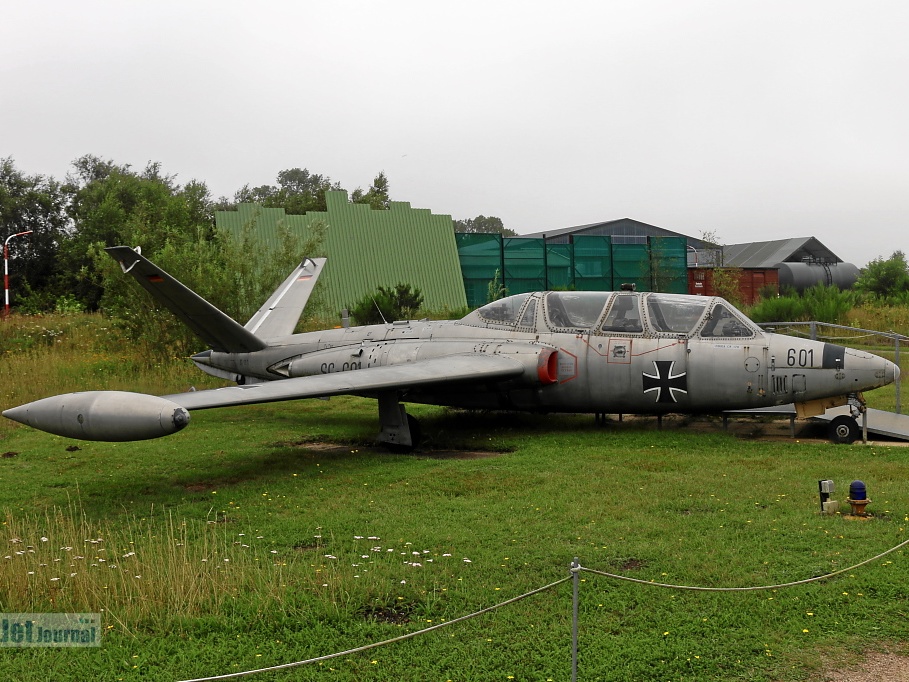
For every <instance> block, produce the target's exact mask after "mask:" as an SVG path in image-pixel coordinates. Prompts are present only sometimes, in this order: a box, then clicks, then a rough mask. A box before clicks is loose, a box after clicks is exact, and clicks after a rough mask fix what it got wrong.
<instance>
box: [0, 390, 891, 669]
mask: <svg viewBox="0 0 909 682" xmlns="http://www.w3.org/2000/svg"><path fill="white" fill-rule="evenodd" d="M412 412H413V413H415V414H416V415H417V416H418V417H420V418H421V419H422V421H423V424H424V431H425V432H426V434H427V436H428V441H427V442H428V446H430V448H433V449H430V448H426V449H424V451H423V452H418V453H417V454H414V455H408V456H402V455H392V454H388V453H385V452H383V451H381V450H376V449H374V448H373V447H372V446H371V445H370V443H371V439H372V436H373V435H374V432H375V431H376V430H377V419H376V416H375V404H374V403H372V402H370V401H367V400H361V399H356V398H341V399H332V400H331V401H319V400H312V401H302V402H297V403H285V404H279V405H266V406H258V407H249V408H243V409H233V410H220V411H209V412H200V413H197V414H196V415H194V416H193V423H192V424H191V425H190V427H188V428H187V429H186V430H185V431H183V432H181V433H179V434H177V435H175V436H172V437H169V438H165V439H161V440H156V441H146V442H141V443H121V444H106V443H87V442H74V441H69V440H66V439H62V438H58V437H55V436H51V435H47V434H43V433H39V432H36V431H33V430H30V429H26V428H17V429H14V430H11V431H10V432H8V433H7V434H6V435H5V437H4V439H3V440H2V441H0V450H2V451H4V452H15V453H17V454H15V455H14V456H7V457H4V458H2V459H0V508H2V510H3V512H4V513H5V515H6V519H5V523H4V526H3V529H4V530H3V532H2V533H0V546H2V547H5V548H6V550H7V552H6V554H4V555H2V556H0V581H2V582H0V585H2V590H3V591H2V598H3V602H4V603H3V605H2V610H4V611H17V610H23V611H25V610H31V611H89V612H102V613H103V614H104V618H105V621H104V625H105V629H106V632H105V636H104V641H103V645H102V646H101V647H100V648H97V649H84V650H77V649H30V650H16V651H14V650H4V651H2V652H0V677H2V678H3V679H13V678H15V679H22V680H32V679H33V680H47V679H74V680H75V679H98V680H119V679H124V680H132V679H155V680H158V679H160V680H167V679H186V678H193V677H202V676H206V675H216V674H223V673H229V672H236V671H241V670H247V669H252V668H259V667H264V666H269V665H275V664H280V663H286V662H291V661H296V660H302V659H305V658H309V657H315V656H321V655H325V654H330V653H333V652H336V651H342V650H346V649H350V648H353V647H357V646H360V645H363V644H368V643H371V642H374V641H379V640H383V639H386V638H390V637H394V636H397V635H399V634H402V633H404V632H411V631H414V630H418V629H421V628H425V627H428V626H430V625H433V624H438V623H440V622H442V621H444V620H451V619H453V618H456V617H459V616H462V615H464V614H467V613H472V612H474V611H477V610H479V609H481V608H484V607H487V606H490V605H493V604H496V603H499V602H501V601H504V600H505V599H508V598H511V597H514V596H516V595H519V594H522V593H524V592H527V591H529V590H532V589H534V588H537V587H540V586H543V585H545V584H548V583H550V582H553V581H555V580H558V579H560V578H563V577H566V576H567V575H569V573H568V566H569V563H570V562H571V560H572V558H573V557H579V559H580V561H581V563H582V564H583V565H584V566H588V567H590V568H594V569H600V570H606V571H610V572H617V573H622V574H626V575H629V576H633V577H636V578H641V579H645V580H653V581H656V582H665V583H677V584H692V585H706V586H747V585H766V584H776V583H783V582H788V581H792V580H799V579H804V578H810V577H813V576H817V575H822V574H824V573H827V572H831V571H834V570H838V569H840V568H843V567H847V566H850V565H852V564H855V563H858V562H859V561H862V560H864V559H866V558H868V557H870V556H874V555H875V554H878V553H879V552H881V551H883V550H885V549H887V548H889V547H892V546H894V545H896V544H897V543H899V542H901V541H903V540H905V539H907V538H909V533H907V530H909V520H907V514H909V482H907V480H906V476H905V472H906V466H907V463H909V450H907V449H906V448H901V447H882V446H871V447H863V446H859V445H856V446H833V445H827V444H817V443H804V442H794V441H792V442H787V441H783V442H780V441H762V440H760V439H756V440H746V439H740V438H736V437H734V436H732V435H728V434H724V433H722V432H721V431H720V430H719V428H718V427H713V426H708V428H707V429H706V432H699V431H695V430H693V429H691V428H687V427H685V426H680V425H678V424H676V425H673V426H672V427H671V428H667V429H665V430H663V431H656V430H655V424H654V422H653V421H651V420H645V421H641V422H625V423H623V424H618V423H613V424H611V425H608V426H607V427H605V428H597V427H595V426H594V425H593V419H592V418H589V417H572V416H561V417H545V418H540V417H536V416H514V415H491V414H467V413H457V412H449V411H445V410H441V409H437V408H427V407H420V406H413V407H412ZM701 431H704V429H701ZM73 445H76V446H78V448H80V449H77V450H73V449H72V446H73ZM446 449H447V450H446ZM451 449H455V450H462V451H467V452H470V453H472V454H470V455H458V454H456V453H453V452H451V451H450V450H451ZM823 478H832V479H834V480H835V482H836V484H837V490H838V492H837V495H835V497H838V498H839V499H843V498H845V497H846V491H847V490H848V484H849V482H850V481H851V480H853V479H854V478H861V479H863V480H864V481H865V482H866V483H867V485H868V490H869V496H870V497H871V498H872V505H871V507H870V510H871V511H872V512H874V514H875V518H874V519H873V520H871V521H866V522H861V521H850V520H847V519H845V518H844V517H842V516H836V517H823V516H820V515H819V514H818V513H817V507H818V501H817V481H818V480H819V479H823ZM55 509H56V510H58V511H56V512H55V511H54V510H55ZM42 538H47V540H46V541H43V540H42ZM12 540H21V542H18V543H14V542H11V541H12ZM93 541H94V542H93ZM26 547H30V548H31V549H32V550H33V551H32V552H28V551H24V553H23V554H16V553H15V551H17V550H18V551H23V550H24V548H26ZM67 548H69V549H67ZM131 553H132V554H131ZM7 555H9V556H10V558H8V559H5V558H3V557H4V556H7ZM75 557H82V558H79V559H77V558H75ZM102 559H104V561H101V560H102ZM42 564H44V565H42ZM112 565H115V566H116V568H113V567H112ZM29 571H33V574H31V575H30V574H29ZM73 573H75V575H72V576H71V574H73ZM139 576H141V577H139ZM53 578H58V579H57V580H53ZM582 579H583V582H582V584H581V602H580V618H581V630H580V656H579V672H580V675H579V676H580V678H581V679H587V680H630V679H633V680H667V679H671V680H728V679H742V680H787V679H811V678H812V677H813V676H816V675H817V672H818V670H819V669H820V668H821V666H822V665H823V664H824V663H823V662H824V661H825V660H833V661H838V660H843V659H844V658H845V657H847V656H851V655H853V654H854V653H856V652H859V651H862V650H864V649H866V648H869V647H870V648H875V647H883V646H896V647H899V646H901V643H902V642H904V641H906V639H907V634H909V621H907V610H906V603H905V600H906V596H907V590H909V572H907V570H906V563H905V555H904V553H903V552H902V551H900V552H897V553H894V554H892V555H890V556H888V557H886V558H885V559H883V560H881V561H878V562H875V563H874V564H872V565H870V566H867V567H864V568H861V569H858V570H856V571H855V572H854V573H852V574H849V575H847V576H845V577H842V578H839V579H835V580H832V581H830V582H822V583H817V584H811V585H806V586H801V587H798V588H790V589H785V590H778V591H772V592H750V593H741V594H738V593H737V594H713V593H691V592H679V591H672V590H666V589H660V588H654V587H648V586H641V585H635V584H631V583H625V582H619V581H615V580H611V579H609V578H605V577H601V576H595V575H592V574H586V573H585V574H582ZM570 625H571V585H570V583H566V584H563V585H561V586H558V587H556V588H554V589H553V590H551V591H549V592H546V593H543V594H541V595H537V596H535V597H532V598H529V599H527V600H524V601H522V602H519V603H517V604H515V605H513V606H509V607H507V608H504V609H501V610H498V611H495V612H493V613H491V614H488V615H485V616H482V617H479V618H477V619H474V620H471V621H468V622H466V623H461V624H456V625H454V626H452V627H450V628H446V629H442V630H440V631H436V632H433V633H431V634H428V635H423V636H420V637H417V638H414V639H411V640H408V641H405V642H402V643H398V644H394V645H391V646H388V647H382V648H378V649H373V650H371V651H369V652H366V653H363V654H356V655H352V656H349V657H345V658H340V659H334V660H332V661H328V662H324V663H323V664H321V665H319V664H314V665H311V666H306V667H302V668H296V669H293V670H292V671H289V672H281V673H266V674H262V675H258V676H255V677H253V678H251V679H266V680H279V679H294V680H308V679H316V678H318V679H322V678H323V677H324V678H326V679H338V680H355V679H356V680H366V679H369V680H401V679H413V680H417V679H420V680H423V679H427V680H448V679H451V680H496V679H502V680H508V679H517V680H547V679H552V680H563V679H567V678H568V676H569V674H570V660H571V650H570Z"/></svg>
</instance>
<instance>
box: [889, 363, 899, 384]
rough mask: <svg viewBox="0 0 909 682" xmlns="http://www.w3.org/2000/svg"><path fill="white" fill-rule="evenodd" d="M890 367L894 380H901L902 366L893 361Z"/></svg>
mask: <svg viewBox="0 0 909 682" xmlns="http://www.w3.org/2000/svg"><path fill="white" fill-rule="evenodd" d="M888 369H890V371H891V372H892V374H893V381H899V380H900V366H899V365H897V364H895V363H893V362H891V363H890V367H889V368H888Z"/></svg>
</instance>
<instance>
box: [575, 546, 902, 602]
mask: <svg viewBox="0 0 909 682" xmlns="http://www.w3.org/2000/svg"><path fill="white" fill-rule="evenodd" d="M906 545H909V540H904V541H903V542H901V543H900V544H898V545H896V546H895V547H891V548H890V549H888V550H887V551H885V552H881V553H880V554H878V555H877V556H873V557H871V558H870V559H865V561H862V562H860V563H857V564H855V565H854V566H850V567H849V568H841V569H840V570H838V571H834V572H833V573H826V574H824V575H820V576H817V577H815V578H806V579H805V580H796V581H794V582H791V583H780V584H779V585H761V586H757V587H699V586H696V585H671V584H668V583H655V582H652V581H650V580H641V579H640V578H630V577H628V576H627V575H618V574H617V573H607V572H605V571H597V570H594V569H592V568H585V567H584V566H580V567H579V568H580V570H582V571H586V572H588V573H594V574H596V575H602V576H606V577H607V578H615V579H616V580H625V581H628V582H631V583H637V584H639V585H650V586H651V587H665V588H668V589H673V590H694V591H698V592H756V591H758V590H778V589H781V588H784V587H794V586H796V585H807V584H808V583H815V582H819V581H821V580H829V579H830V578H833V577H836V576H838V575H841V574H843V573H846V572H848V571H854V570H855V569H857V568H861V567H862V566H864V565H865V564H870V563H871V562H872V561H877V560H878V559H880V558H882V557H885V556H887V555H888V554H890V553H891V552H895V551H896V550H898V549H901V548H902V547H905V546H906Z"/></svg>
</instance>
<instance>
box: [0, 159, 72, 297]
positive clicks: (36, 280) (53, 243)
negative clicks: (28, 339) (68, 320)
mask: <svg viewBox="0 0 909 682" xmlns="http://www.w3.org/2000/svg"><path fill="white" fill-rule="evenodd" d="M73 191H74V188H73V186H72V185H70V184H67V183H61V182H58V181H57V180H54V179H53V178H51V177H45V176H43V175H26V174H25V173H23V172H22V171H20V170H18V169H17V168H16V164H15V162H14V161H13V159H12V158H11V157H10V158H5V159H0V240H5V239H6V237H8V236H9V235H11V234H15V233H17V232H24V231H26V230H32V234H30V235H28V236H27V237H22V238H19V239H17V240H16V241H15V242H14V243H11V245H10V246H11V248H10V253H11V260H12V261H13V262H14V263H15V266H14V267H12V268H11V272H10V277H11V280H12V286H13V288H14V289H15V290H16V291H17V292H19V297H18V298H19V300H20V301H25V299H27V298H32V299H35V300H34V301H32V304H33V306H37V307H44V306H42V305H41V303H40V302H39V301H38V299H41V298H44V299H45V305H47V306H49V307H53V301H54V299H55V298H56V297H57V296H59V295H61V294H62V293H65V292H63V291H57V292H50V291H48V290H49V287H50V285H51V283H52V282H53V280H54V278H55V276H56V275H57V274H58V273H59V271H60V265H59V263H58V261H57V253H58V250H59V247H60V244H61V242H63V241H64V240H65V239H66V238H67V235H68V231H69V229H70V220H69V218H68V216H67V214H66V206H67V203H68V202H69V199H70V197H71V195H72V193H73Z"/></svg>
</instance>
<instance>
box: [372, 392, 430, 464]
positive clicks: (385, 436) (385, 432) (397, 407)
mask: <svg viewBox="0 0 909 682" xmlns="http://www.w3.org/2000/svg"><path fill="white" fill-rule="evenodd" d="M379 425H380V426H381V430H380V431H379V435H378V437H377V438H376V440H378V441H379V442H380V443H381V444H382V445H384V446H385V447H386V448H387V449H388V450H390V451H391V452H413V449H414V448H415V447H417V445H419V444H420V435H421V434H420V423H419V422H418V421H417V420H416V418H415V417H414V416H413V415H410V414H407V410H406V409H404V406H403V405H402V404H401V403H400V401H399V398H398V394H397V392H395V391H390V392H385V393H380V394H379Z"/></svg>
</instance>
